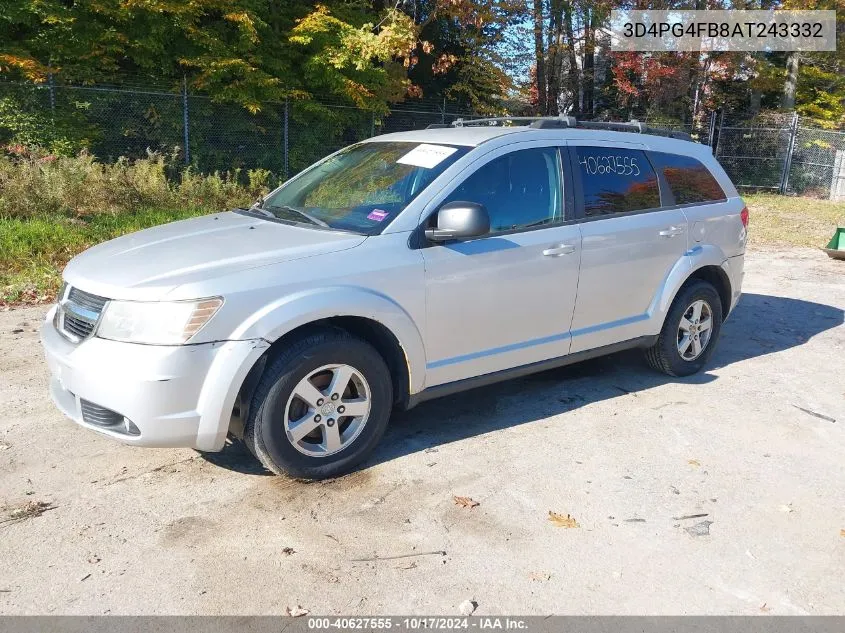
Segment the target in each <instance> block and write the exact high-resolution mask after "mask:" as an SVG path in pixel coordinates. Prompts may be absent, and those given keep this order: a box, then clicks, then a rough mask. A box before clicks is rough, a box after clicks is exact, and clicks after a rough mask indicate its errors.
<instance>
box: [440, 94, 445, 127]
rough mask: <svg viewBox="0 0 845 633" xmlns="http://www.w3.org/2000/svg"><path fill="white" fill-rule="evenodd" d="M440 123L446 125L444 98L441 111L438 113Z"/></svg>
mask: <svg viewBox="0 0 845 633" xmlns="http://www.w3.org/2000/svg"><path fill="white" fill-rule="evenodd" d="M440 123H441V124H442V125H446V97H443V111H442V112H441V113H440Z"/></svg>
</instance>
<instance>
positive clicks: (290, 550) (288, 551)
mask: <svg viewBox="0 0 845 633" xmlns="http://www.w3.org/2000/svg"><path fill="white" fill-rule="evenodd" d="M282 554H287V555H288V556H290V555H291V554H296V550H295V549H293V548H292V547H283V548H282Z"/></svg>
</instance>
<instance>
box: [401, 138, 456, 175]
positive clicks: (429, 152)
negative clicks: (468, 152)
mask: <svg viewBox="0 0 845 633" xmlns="http://www.w3.org/2000/svg"><path fill="white" fill-rule="evenodd" d="M457 151H458V150H457V148H455V147H445V146H443V145H428V144H426V143H423V144H422V145H417V146H416V147H415V148H414V149H412V150H411V151H410V152H408V153H407V154H405V155H404V156H403V157H402V158H400V159H399V160H397V161H396V162H397V163H401V164H403V165H413V166H414V167H425V168H426V169H431V168H432V167H435V166H436V165H438V164H439V163H441V162H442V161H444V160H446V159H447V158H448V157H449V156H451V155H452V154H454V153H455V152H457Z"/></svg>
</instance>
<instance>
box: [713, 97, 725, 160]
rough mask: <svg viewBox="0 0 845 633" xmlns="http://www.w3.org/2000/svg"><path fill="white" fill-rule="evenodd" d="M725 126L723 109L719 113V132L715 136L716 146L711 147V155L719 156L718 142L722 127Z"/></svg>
mask: <svg viewBox="0 0 845 633" xmlns="http://www.w3.org/2000/svg"><path fill="white" fill-rule="evenodd" d="M723 127H725V109H724V108H722V113H721V114H720V115H719V134H718V135H717V136H716V147H714V148H713V156H716V157H718V156H719V143H721V142H722V128H723Z"/></svg>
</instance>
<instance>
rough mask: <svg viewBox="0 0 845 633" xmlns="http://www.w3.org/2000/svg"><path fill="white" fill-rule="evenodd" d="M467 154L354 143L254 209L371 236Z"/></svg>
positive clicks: (414, 146) (434, 148)
mask: <svg viewBox="0 0 845 633" xmlns="http://www.w3.org/2000/svg"><path fill="white" fill-rule="evenodd" d="M468 150H469V148H467V147H454V146H451V145H434V144H428V143H407V142H390V143H379V142H375V143H362V144H360V145H353V146H351V147H348V148H346V149H344V150H343V151H341V152H339V153H338V154H335V155H334V156H332V157H331V158H329V159H328V160H325V161H323V162H322V163H320V164H318V165H317V166H316V167H314V168H313V169H310V170H309V171H307V172H306V173H304V174H302V175H300V176H298V177H297V178H295V179H294V180H292V181H290V182H288V183H287V184H285V185H283V186H282V187H281V188H280V189H277V190H276V191H274V192H273V193H271V194H270V195H269V196H267V198H266V200H264V201H263V203H261V204H260V205H258V206H257V207H253V210H254V211H264V212H268V213H269V214H272V215H273V216H274V217H275V218H277V219H279V220H284V221H289V222H298V223H302V224H306V225H312V226H315V227H317V226H321V227H324V228H325V227H328V228H332V229H341V230H346V231H354V232H356V233H364V234H367V235H372V234H375V233H379V232H380V231H381V230H382V228H384V227H385V226H387V225H388V224H389V223H390V221H391V220H392V219H393V218H395V217H396V216H397V215H398V214H399V213H400V212H401V211H402V210H403V209H404V208H405V207H406V206H408V204H409V203H410V202H411V201H412V200H413V199H414V198H416V197H417V195H419V193H420V192H421V191H422V190H423V189H425V188H426V187H427V186H428V185H429V184H430V183H431V181H432V180H434V179H435V178H436V177H437V176H439V175H440V174H441V173H442V172H443V171H444V170H445V169H446V168H447V167H448V166H449V165H451V164H452V163H454V162H455V161H456V160H457V159H458V158H460V157H461V156H463V155H464V154H466V152H467V151H468Z"/></svg>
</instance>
